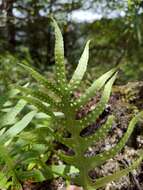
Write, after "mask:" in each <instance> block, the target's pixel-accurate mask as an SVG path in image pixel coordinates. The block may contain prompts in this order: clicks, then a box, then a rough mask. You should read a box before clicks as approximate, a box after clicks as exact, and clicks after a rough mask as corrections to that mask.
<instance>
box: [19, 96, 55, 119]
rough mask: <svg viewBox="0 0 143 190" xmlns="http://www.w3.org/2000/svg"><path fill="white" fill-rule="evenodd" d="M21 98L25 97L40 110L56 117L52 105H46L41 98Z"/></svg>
mask: <svg viewBox="0 0 143 190" xmlns="http://www.w3.org/2000/svg"><path fill="white" fill-rule="evenodd" d="M19 98H21V99H24V100H25V101H27V102H28V103H30V104H32V105H33V106H35V107H36V108H37V109H38V110H39V111H41V112H43V113H46V114H48V115H49V116H51V117H55V115H54V113H53V112H52V111H51V109H50V107H47V106H46V105H44V104H43V103H42V102H41V101H40V100H38V99H36V98H33V97H26V96H20V97H19Z"/></svg>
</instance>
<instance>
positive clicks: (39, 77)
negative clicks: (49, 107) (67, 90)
mask: <svg viewBox="0 0 143 190" xmlns="http://www.w3.org/2000/svg"><path fill="white" fill-rule="evenodd" d="M19 65H20V66H22V67H23V68H24V69H25V70H27V71H28V72H29V74H31V75H32V77H33V78H34V79H35V80H36V81H38V82H39V83H40V84H42V85H43V86H45V87H46V88H47V89H50V90H52V91H53V92H55V94H57V95H61V93H60V91H59V90H58V89H57V88H56V87H55V86H54V85H53V84H52V83H50V82H49V81H48V80H47V79H46V78H45V77H43V76H42V75H41V74H40V73H38V72H37V71H35V70H34V69H32V68H31V67H29V66H27V65H24V64H19Z"/></svg>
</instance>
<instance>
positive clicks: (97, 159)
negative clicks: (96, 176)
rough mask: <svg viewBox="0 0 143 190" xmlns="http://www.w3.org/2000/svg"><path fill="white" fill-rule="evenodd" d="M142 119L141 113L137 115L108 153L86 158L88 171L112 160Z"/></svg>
mask: <svg viewBox="0 0 143 190" xmlns="http://www.w3.org/2000/svg"><path fill="white" fill-rule="evenodd" d="M141 117H143V112H140V113H139V114H137V115H136V116H135V117H134V118H133V119H132V120H131V121H130V123H129V126H128V129H127V131H126V132H125V134H124V136H123V137H122V138H121V140H120V141H119V143H118V144H117V145H115V147H113V148H111V149H110V150H108V151H105V152H103V153H100V154H98V155H96V156H94V157H90V158H87V162H88V163H89V170H90V169H91V168H95V167H97V166H100V165H101V164H103V163H104V162H105V161H107V160H109V159H110V158H113V157H114V156H115V155H116V154H117V153H118V152H120V151H121V150H122V148H123V147H124V146H125V144H126V142H127V141H128V139H129V137H130V135H131V134H132V132H133V130H134V128H135V126H136V124H137V122H138V121H139V119H140V118H141Z"/></svg>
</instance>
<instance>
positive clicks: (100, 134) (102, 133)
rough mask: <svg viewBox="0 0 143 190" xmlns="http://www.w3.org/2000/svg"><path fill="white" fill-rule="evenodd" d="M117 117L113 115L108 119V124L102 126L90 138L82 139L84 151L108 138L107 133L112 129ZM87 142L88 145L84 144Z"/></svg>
mask: <svg viewBox="0 0 143 190" xmlns="http://www.w3.org/2000/svg"><path fill="white" fill-rule="evenodd" d="M114 119H115V117H114V116H113V115H111V116H109V117H108V120H107V122H106V123H105V124H104V125H103V126H100V127H99V129H98V130H97V131H96V132H95V133H94V134H92V135H90V136H88V137H83V138H82V144H84V146H83V147H84V149H85V150H86V149H87V148H88V147H89V146H90V145H91V144H94V143H96V142H97V141H100V140H101V139H102V140H103V139H104V138H106V136H107V133H108V132H109V130H110V129H111V127H112V125H113V122H114ZM85 141H86V143H84V142H85Z"/></svg>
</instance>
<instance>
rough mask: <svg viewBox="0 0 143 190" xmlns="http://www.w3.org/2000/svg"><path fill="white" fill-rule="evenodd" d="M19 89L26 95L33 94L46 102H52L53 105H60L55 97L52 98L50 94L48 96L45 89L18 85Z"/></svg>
mask: <svg viewBox="0 0 143 190" xmlns="http://www.w3.org/2000/svg"><path fill="white" fill-rule="evenodd" d="M16 88H17V89H18V90H20V91H21V92H24V93H25V94H26V95H31V96H33V97H35V98H37V99H39V100H41V101H43V102H46V103H48V104H50V105H51V106H53V107H57V106H58V102H56V101H55V100H54V99H53V98H51V97H50V96H48V94H46V93H45V92H43V91H40V90H32V89H30V88H25V87H21V86H18V87H16Z"/></svg>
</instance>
